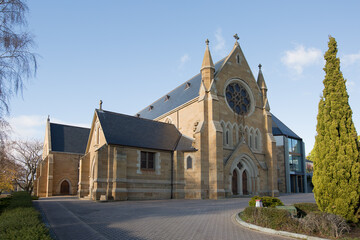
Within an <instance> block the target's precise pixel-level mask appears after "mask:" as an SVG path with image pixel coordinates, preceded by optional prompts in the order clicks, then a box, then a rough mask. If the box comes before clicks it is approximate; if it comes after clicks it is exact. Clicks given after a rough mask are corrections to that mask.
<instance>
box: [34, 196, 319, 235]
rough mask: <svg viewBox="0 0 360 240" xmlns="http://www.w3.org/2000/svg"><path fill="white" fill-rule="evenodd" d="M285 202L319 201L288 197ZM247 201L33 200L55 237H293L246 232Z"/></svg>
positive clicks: (73, 198)
mask: <svg viewBox="0 0 360 240" xmlns="http://www.w3.org/2000/svg"><path fill="white" fill-rule="evenodd" d="M280 199H281V200H282V201H283V202H284V203H285V204H291V203H296V202H315V200H314V195H313V194H311V193H310V194H293V195H284V196H281V197H280ZM248 201H249V198H231V199H222V200H183V199H182V200H180V199H175V200H150V201H122V202H106V203H101V202H92V201H87V200H79V199H77V198H75V197H52V198H42V199H40V200H38V201H34V202H35V205H36V207H38V208H39V209H40V210H41V212H42V213H43V216H44V218H45V221H46V222H47V223H48V224H49V226H50V229H51V231H52V233H53V235H54V236H55V238H56V239H86V240H92V239H137V240H143V239H156V240H160V239H207V240H210V239H224V240H225V239H255V240H256V239H289V238H283V237H279V236H274V235H267V234H263V233H260V232H256V231H253V230H249V229H246V228H243V227H242V226H240V225H239V224H238V223H236V222H235V220H234V218H233V216H234V214H236V213H238V212H240V211H241V210H242V209H244V208H245V207H246V206H247V205H248Z"/></svg>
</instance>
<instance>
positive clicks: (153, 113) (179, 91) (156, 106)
mask: <svg viewBox="0 0 360 240" xmlns="http://www.w3.org/2000/svg"><path fill="white" fill-rule="evenodd" d="M224 61H225V58H224V59H222V60H220V61H219V62H217V63H216V64H215V73H216V72H217V71H218V70H219V68H220V67H221V66H222V64H223V63H224ZM187 83H190V86H189V87H188V88H186V84H187ZM200 83H201V74H197V75H196V76H195V77H193V78H191V79H190V80H188V81H186V82H185V83H183V84H181V85H180V86H179V87H177V88H175V89H174V90H173V91H171V92H169V93H168V94H165V95H164V96H163V97H161V98H159V99H158V100H156V101H155V102H154V103H152V104H150V105H149V106H147V107H146V108H144V109H143V110H141V111H140V112H138V113H137V114H140V118H146V119H155V118H157V117H159V116H161V115H163V114H165V113H167V112H169V111H171V110H173V109H175V108H177V107H179V106H181V105H183V104H184V103H187V102H188V101H190V100H192V99H194V98H196V97H197V96H199V90H200ZM165 98H168V99H167V100H166V101H165ZM150 106H152V108H151V109H150Z"/></svg>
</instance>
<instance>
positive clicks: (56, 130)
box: [35, 35, 307, 200]
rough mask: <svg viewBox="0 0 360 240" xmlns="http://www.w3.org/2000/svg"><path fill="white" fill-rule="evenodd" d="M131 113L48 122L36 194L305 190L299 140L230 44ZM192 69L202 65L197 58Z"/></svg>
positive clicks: (161, 195)
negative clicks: (82, 122)
mask: <svg viewBox="0 0 360 240" xmlns="http://www.w3.org/2000/svg"><path fill="white" fill-rule="evenodd" d="M234 37H235V44H234V47H233V49H232V50H231V52H230V53H229V55H228V56H226V57H225V58H223V59H222V60H220V61H218V62H216V63H215V64H214V63H213V60H212V57H211V53H210V48H209V41H208V40H206V46H205V47H206V48H205V54H204V58H203V62H202V65H201V68H200V73H199V74H197V75H196V76H194V77H193V78H191V79H189V80H188V81H186V82H184V83H183V84H181V85H180V86H178V87H177V88H175V89H174V90H172V91H171V92H169V93H167V94H165V95H164V96H162V97H161V98H159V99H158V100H157V101H155V102H154V103H152V104H150V105H149V106H147V107H145V108H144V109H142V110H141V111H139V112H138V113H137V114H136V115H135V116H129V115H125V114H121V113H115V112H111V111H107V110H104V109H103V108H102V102H101V101H100V106H99V108H98V109H95V111H94V115H93V119H92V123H91V128H90V129H87V128H80V127H76V126H68V125H62V124H57V123H52V122H50V119H49V118H48V120H47V124H46V130H45V140H44V150H43V160H42V161H41V163H40V164H39V167H38V169H37V180H36V183H35V194H36V195H37V196H39V197H49V196H54V195H77V196H78V197H79V198H83V199H89V200H132V199H172V198H188V199H219V198H224V197H236V196H251V195H270V196H278V195H279V193H280V192H282V193H296V192H307V179H306V173H305V154H304V152H305V151H304V150H305V145H304V143H303V141H302V139H301V138H300V137H299V136H298V135H297V134H295V133H294V132H293V131H292V130H291V129H289V128H288V127H287V126H286V125H285V124H284V123H282V122H281V121H280V120H279V119H278V118H276V117H275V116H274V115H273V114H272V113H271V111H270V104H269V99H268V97H267V86H266V83H265V79H264V76H263V73H262V71H261V65H259V71H258V76H257V79H255V77H254V75H253V74H252V71H251V69H250V67H249V65H248V63H247V61H246V58H245V56H244V54H243V52H242V50H241V48H240V45H239V43H238V37H237V35H235V36H234ZM199 65H200V64H199Z"/></svg>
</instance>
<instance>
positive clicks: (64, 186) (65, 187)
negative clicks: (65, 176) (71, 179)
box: [60, 180, 70, 195]
mask: <svg viewBox="0 0 360 240" xmlns="http://www.w3.org/2000/svg"><path fill="white" fill-rule="evenodd" d="M60 194H61V195H69V194H70V185H69V183H68V181H66V180H64V181H63V182H62V183H61V185H60Z"/></svg>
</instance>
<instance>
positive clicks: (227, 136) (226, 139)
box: [225, 129, 229, 146]
mask: <svg viewBox="0 0 360 240" xmlns="http://www.w3.org/2000/svg"><path fill="white" fill-rule="evenodd" d="M225 144H226V145H227V146H229V129H226V134H225Z"/></svg>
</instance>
